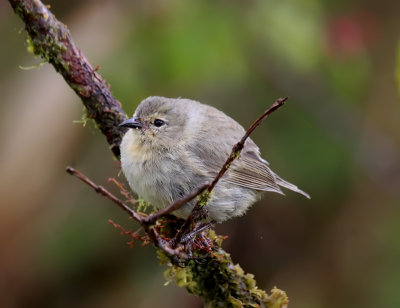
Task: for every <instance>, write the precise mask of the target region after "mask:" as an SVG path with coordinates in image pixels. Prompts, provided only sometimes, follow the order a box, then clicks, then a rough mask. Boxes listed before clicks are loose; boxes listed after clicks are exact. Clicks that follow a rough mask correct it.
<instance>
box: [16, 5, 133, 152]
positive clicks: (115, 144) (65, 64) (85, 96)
mask: <svg viewBox="0 0 400 308" xmlns="http://www.w3.org/2000/svg"><path fill="white" fill-rule="evenodd" d="M9 2H10V4H11V6H12V7H13V9H14V11H15V13H16V14H17V15H18V16H19V17H20V18H21V19H22V21H23V22H24V24H25V30H26V31H27V32H28V34H29V41H28V43H29V46H28V50H29V51H31V52H33V53H34V54H35V55H39V56H40V57H42V58H43V59H44V60H45V61H47V62H49V63H50V64H52V65H53V66H54V68H55V69H56V71H57V72H58V73H60V74H61V75H62V76H63V77H64V79H65V81H66V82H67V83H68V85H69V86H70V87H71V88H72V89H73V90H74V91H75V93H76V94H77V95H78V96H79V97H80V98H81V100H82V102H83V104H84V105H85V107H86V110H87V114H88V117H89V118H91V119H94V120H95V121H96V123H97V125H98V127H99V129H100V130H101V132H102V133H103V134H104V135H105V136H106V138H107V142H108V143H109V144H110V148H111V151H112V152H113V153H114V155H115V156H116V157H117V158H118V157H119V144H120V142H121V138H122V136H123V134H124V132H125V130H124V129H121V128H119V127H118V124H119V123H121V122H122V121H124V120H126V119H127V116H126V114H125V112H124V111H123V110H122V108H121V104H120V103H119V102H118V101H117V100H116V99H115V98H114V97H113V96H112V94H111V92H110V89H109V87H108V86H107V84H106V82H105V81H104V79H102V78H101V76H100V75H99V74H98V73H97V72H96V69H93V67H92V66H91V65H90V63H89V61H88V60H87V59H86V57H85V56H84V55H83V53H82V52H81V51H80V50H79V49H78V48H77V47H76V45H75V44H74V42H73V41H72V38H71V34H70V32H69V30H68V28H67V27H66V26H65V25H64V24H63V23H62V22H60V21H58V20H57V19H56V17H55V16H54V15H53V14H52V13H51V12H50V10H49V9H48V8H47V7H46V6H45V5H44V4H43V3H42V2H40V1H39V0H25V1H21V0H20V1H18V0H9Z"/></svg>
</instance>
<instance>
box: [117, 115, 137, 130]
mask: <svg viewBox="0 0 400 308" xmlns="http://www.w3.org/2000/svg"><path fill="white" fill-rule="evenodd" d="M119 126H122V127H130V128H142V127H143V124H142V123H140V121H139V118H138V117H133V118H131V119H128V120H126V121H124V122H122V123H121V124H120V125H119Z"/></svg>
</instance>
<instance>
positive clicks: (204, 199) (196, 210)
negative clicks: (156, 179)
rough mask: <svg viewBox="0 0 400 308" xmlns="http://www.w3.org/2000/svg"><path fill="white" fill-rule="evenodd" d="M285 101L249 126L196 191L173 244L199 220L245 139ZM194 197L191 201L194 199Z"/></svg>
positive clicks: (281, 100)
mask: <svg viewBox="0 0 400 308" xmlns="http://www.w3.org/2000/svg"><path fill="white" fill-rule="evenodd" d="M287 99H288V97H284V98H278V99H277V100H276V101H275V102H274V103H273V104H272V105H271V107H269V108H268V109H267V110H265V111H264V113H263V114H262V115H261V116H259V117H258V118H257V119H256V120H255V121H254V122H253V124H251V125H250V127H249V128H248V129H247V131H246V133H245V134H244V135H243V137H242V139H240V141H239V142H238V143H236V144H235V145H234V146H233V147H232V151H231V153H230V154H229V156H228V158H227V159H226V161H225V163H224V164H223V165H222V167H221V169H220V170H219V172H218V174H217V175H216V176H215V178H214V180H213V181H212V182H211V183H210V184H209V185H208V187H206V188H207V189H203V190H201V191H200V190H198V191H197V194H196V195H195V196H194V197H196V196H200V197H199V198H198V200H197V202H196V204H195V206H194V207H193V209H192V212H191V213H190V215H189V216H188V217H187V219H186V220H185V222H184V224H183V225H182V227H181V228H180V229H179V230H178V232H177V233H176V235H175V239H174V242H175V244H178V243H179V242H181V239H182V238H183V236H184V235H185V234H186V233H188V232H189V231H190V226H191V225H192V222H193V221H196V220H197V219H199V217H197V216H198V215H202V214H203V213H202V212H203V211H204V209H205V208H204V206H205V205H207V203H208V202H209V201H210V199H211V196H210V194H211V192H212V191H213V189H214V187H215V185H217V183H218V182H219V180H220V179H221V178H222V177H223V176H224V174H225V173H226V172H227V171H228V169H229V168H230V166H231V165H232V163H233V161H234V160H235V159H237V158H238V157H239V156H240V153H241V151H242V150H243V147H244V144H245V142H246V140H247V138H249V137H250V135H251V134H252V133H253V132H254V130H255V129H256V128H257V127H258V126H259V125H260V124H261V122H262V121H263V120H264V119H265V118H266V117H268V116H269V115H270V114H271V113H272V112H274V111H275V110H277V109H279V108H280V107H282V106H283V104H284V103H285V102H286V101H287ZM194 197H193V198H192V199H194ZM192 199H190V200H189V201H191V200H192ZM189 201H188V202H189ZM182 206H183V204H182V205H180V206H179V208H180V207H182ZM175 210H176V209H175Z"/></svg>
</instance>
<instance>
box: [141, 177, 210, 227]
mask: <svg viewBox="0 0 400 308" xmlns="http://www.w3.org/2000/svg"><path fill="white" fill-rule="evenodd" d="M209 186H210V183H204V184H203V185H201V186H200V187H198V188H197V189H196V190H194V191H192V192H191V193H190V194H188V195H186V196H185V197H183V198H182V199H178V200H176V201H175V202H174V203H172V204H171V205H169V206H167V207H166V208H163V209H162V210H160V211H158V212H157V213H153V214H151V215H149V216H146V217H143V220H142V221H143V222H144V223H148V224H153V223H154V222H155V221H156V220H157V219H159V218H161V217H164V216H166V215H168V214H170V213H172V212H173V211H176V210H179V209H180V208H181V207H182V206H184V205H185V204H186V203H189V202H190V201H192V200H193V199H194V198H196V197H197V196H198V195H200V194H201V193H202V192H203V191H204V190H206V189H207V188H208V187H209Z"/></svg>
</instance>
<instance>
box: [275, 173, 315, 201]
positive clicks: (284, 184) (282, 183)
mask: <svg viewBox="0 0 400 308" xmlns="http://www.w3.org/2000/svg"><path fill="white" fill-rule="evenodd" d="M275 179H276V184H278V185H279V186H282V187H285V188H287V189H290V190H293V191H294V192H297V193H299V194H302V195H303V196H304V197H306V198H308V199H311V197H310V195H309V194H307V193H306V192H304V191H302V190H301V189H299V188H298V187H297V186H296V185H294V184H292V183H289V182H287V181H285V180H284V179H282V178H280V177H279V176H278V175H277V174H275Z"/></svg>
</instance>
